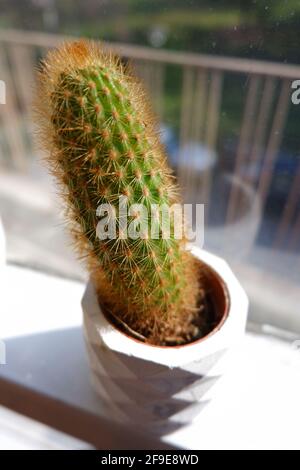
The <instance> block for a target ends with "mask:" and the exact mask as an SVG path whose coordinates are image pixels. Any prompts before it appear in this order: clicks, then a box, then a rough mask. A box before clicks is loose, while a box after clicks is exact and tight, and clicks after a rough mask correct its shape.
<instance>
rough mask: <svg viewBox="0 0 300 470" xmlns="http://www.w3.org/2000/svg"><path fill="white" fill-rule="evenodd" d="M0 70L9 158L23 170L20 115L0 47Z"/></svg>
mask: <svg viewBox="0 0 300 470" xmlns="http://www.w3.org/2000/svg"><path fill="white" fill-rule="evenodd" d="M0 70H1V79H2V80H4V82H5V84H6V103H5V104H4V105H1V108H0V112H1V115H2V122H3V127H4V129H5V134H6V137H7V144H8V147H9V149H10V153H11V158H12V160H13V162H14V164H15V166H16V168H17V169H18V170H21V171H23V170H25V168H26V166H27V165H26V159H25V149H24V142H23V138H22V135H21V129H20V116H19V113H18V111H17V100H16V95H15V90H14V86H13V80H12V77H11V73H10V71H9V69H8V66H7V65H6V57H5V54H4V49H3V48H1V49H0Z"/></svg>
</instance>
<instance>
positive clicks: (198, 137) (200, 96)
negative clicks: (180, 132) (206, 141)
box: [193, 69, 207, 143]
mask: <svg viewBox="0 0 300 470" xmlns="http://www.w3.org/2000/svg"><path fill="white" fill-rule="evenodd" d="M206 85H207V70H204V69H199V70H198V71H197V75H196V86H195V100H194V108H195V111H194V119H193V138H194V140H195V142H199V143H201V142H202V141H203V138H204V115H205V109H206V99H207V93H205V88H206Z"/></svg>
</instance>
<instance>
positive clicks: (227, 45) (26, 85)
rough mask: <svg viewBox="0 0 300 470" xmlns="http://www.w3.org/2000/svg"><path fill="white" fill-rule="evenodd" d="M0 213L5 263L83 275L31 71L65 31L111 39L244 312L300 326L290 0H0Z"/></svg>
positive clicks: (297, 112) (297, 72)
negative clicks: (141, 87)
mask: <svg viewBox="0 0 300 470" xmlns="http://www.w3.org/2000/svg"><path fill="white" fill-rule="evenodd" d="M0 11H1V16H0V80H2V81H4V82H5V84H6V104H0V213H1V217H2V219H3V223H4V227H5V230H6V233H7V241H8V258H9V261H10V262H11V263H15V264H21V265H26V266H30V267H32V268H35V269H38V270H42V271H46V272H49V273H55V274H56V275H59V276H63V277H66V278H72V279H84V276H85V274H84V271H83V270H82V268H81V267H80V264H79V262H78V261H77V260H75V258H74V256H73V254H72V250H71V249H70V247H69V240H68V236H67V234H66V233H65V228H64V224H63V218H62V215H61V209H60V204H59V202H58V201H57V198H56V194H55V190H54V187H53V184H52V182H51V179H50V177H49V176H48V174H47V172H46V171H45V169H44V167H43V165H42V163H41V157H42V155H41V154H40V152H39V151H38V150H37V149H36V148H35V146H34V142H33V141H34V128H33V124H32V120H31V101H32V97H33V89H34V88H33V82H34V72H35V67H36V65H37V63H38V61H39V60H40V59H41V58H42V57H44V55H45V54H46V52H47V50H48V49H49V48H51V47H54V46H55V45H57V44H58V43H60V41H61V40H62V39H64V38H65V37H69V36H72V37H77V36H85V37H90V38H95V39H99V40H101V41H105V42H108V43H111V44H110V45H111V46H113V47H114V48H115V49H116V50H117V51H118V52H120V53H121V55H122V57H123V58H124V61H128V60H129V61H130V62H132V63H133V65H134V67H135V68H136V71H137V73H138V74H139V75H140V77H141V78H142V79H143V80H144V82H145V84H146V86H147V88H148V89H149V92H150V94H151V96H152V100H153V103H154V107H155V111H156V113H157V115H158V118H159V122H160V130H161V139H162V141H163V142H164V144H165V145H166V147H167V150H168V153H169V158H170V164H171V165H172V167H173V168H174V170H175V172H176V174H177V175H178V178H179V180H180V184H181V187H182V190H183V197H184V200H185V201H186V202H194V203H205V228H206V229H205V248H206V249H208V250H211V251H213V252H215V253H217V254H220V255H221V256H223V257H224V258H225V259H226V260H227V261H228V262H229V263H230V264H231V265H232V267H233V269H234V270H235V272H236V273H237V275H238V277H239V279H240V281H241V282H242V284H243V285H244V287H245V289H246V291H247V293H248V295H249V297H250V320H251V321H252V322H255V323H258V324H261V325H270V327H271V328H275V329H274V331H276V328H278V329H283V330H290V331H293V332H300V314H299V313H300V312H299V305H300V290H299V279H300V210H299V209H300V148H299V137H298V135H299V129H300V105H299V106H297V105H294V104H293V103H292V102H291V95H292V88H291V84H292V81H293V80H295V79H297V78H298V79H299V78H300V66H299V65H298V64H299V60H300V46H299V41H298V31H299V25H300V2H299V1H297V0H285V1H283V0H273V1H272V2H271V1H267V0H266V1H260V0H221V1H218V2H217V1H214V0H211V1H205V0H203V1H202V0H194V1H192V0H190V1H188V0H151V1H148V0H85V1H78V0H76V1H70V0H61V1H58V0H27V1H26V0H23V1H19V0H0Z"/></svg>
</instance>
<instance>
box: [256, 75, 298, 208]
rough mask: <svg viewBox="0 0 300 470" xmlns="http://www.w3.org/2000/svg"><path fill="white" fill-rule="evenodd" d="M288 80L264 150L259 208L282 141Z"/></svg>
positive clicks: (287, 98)
mask: <svg viewBox="0 0 300 470" xmlns="http://www.w3.org/2000/svg"><path fill="white" fill-rule="evenodd" d="M290 83H291V82H290V80H283V81H282V86H281V91H280V96H279V99H278V103H277V107H276V111H275V115H274V119H273V124H272V129H271V133H270V137H269V142H268V144H267V148H266V155H265V158H264V163H263V168H262V171H261V175H260V179H259V183H258V194H259V197H260V204H261V208H263V207H264V204H265V200H266V197H267V194H268V190H269V186H270V183H271V180H272V172H273V166H274V160H275V157H276V154H277V151H278V148H279V146H280V143H281V139H282V132H283V127H284V125H285V121H286V117H287V113H288V109H289V103H290V90H291V84H290Z"/></svg>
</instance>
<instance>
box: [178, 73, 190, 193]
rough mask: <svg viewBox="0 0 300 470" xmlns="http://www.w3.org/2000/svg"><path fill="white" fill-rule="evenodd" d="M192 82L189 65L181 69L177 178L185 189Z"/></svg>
mask: <svg viewBox="0 0 300 470" xmlns="http://www.w3.org/2000/svg"><path fill="white" fill-rule="evenodd" d="M193 83H194V69H193V68H191V67H184V69H183V83H182V96H181V121H180V157H179V158H180V160H179V161H178V169H179V175H178V176H179V180H180V182H181V186H182V190H183V192H185V190H186V183H187V180H186V175H187V168H188V165H186V161H185V160H186V158H187V156H186V154H184V150H185V151H186V149H185V144H186V143H187V142H188V139H189V135H190V130H191V114H192V113H191V109H192V105H193Z"/></svg>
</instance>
